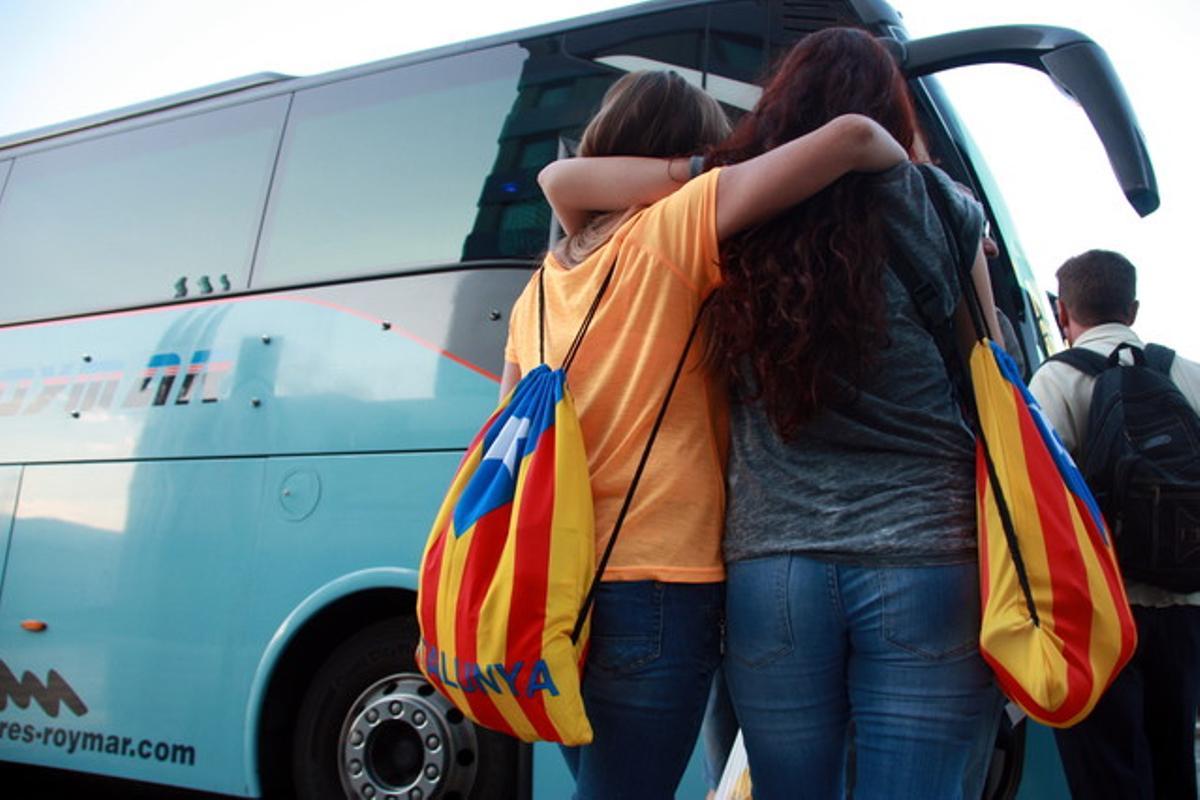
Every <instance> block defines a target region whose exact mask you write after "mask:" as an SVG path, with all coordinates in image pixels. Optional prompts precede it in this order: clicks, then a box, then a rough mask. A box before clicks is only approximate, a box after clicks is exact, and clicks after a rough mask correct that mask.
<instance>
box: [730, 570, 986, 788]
mask: <svg viewBox="0 0 1200 800" xmlns="http://www.w3.org/2000/svg"><path fill="white" fill-rule="evenodd" d="M976 570H977V567H976V565H975V564H955V565H947V566H930V567H893V568H878V567H859V566H849V565H842V564H833V563H828V562H822V561H817V560H814V559H811V558H805V557H801V556H794V555H782V556H772V557H767V558H759V559H753V560H748V561H739V562H736V563H733V564H730V565H728V585H727V591H728V597H727V610H726V613H727V615H728V617H727V622H726V624H727V629H726V630H727V634H726V635H727V640H726V649H727V655H726V659H725V664H724V669H725V674H726V677H727V679H728V681H729V688H730V691H731V693H732V696H733V703H734V708H735V709H736V711H737V717H738V720H739V721H740V722H741V724H742V731H743V734H744V735H745V738H746V751H747V755H748V757H749V761H750V775H751V779H752V781H753V783H754V798H755V800H777V799H780V798H786V800H796V799H797V798H821V799H822V800H826V799H829V798H841V797H844V796H845V793H846V791H847V783H849V784H850V786H852V787H853V796H854V798H855V800H879V799H882V798H933V799H935V800H954V799H955V798H964V799H966V800H978V798H979V797H980V796H981V794H982V791H983V782H984V779H985V778H986V772H987V764H988V761H989V758H990V754H991V749H992V744H993V740H994V737H995V733H996V726H997V724H998V722H999V715H1000V711H1001V707H1002V698H1001V695H1000V693H999V691H998V690H997V689H996V686H995V684H994V682H993V680H992V674H991V672H990V670H989V669H988V667H987V665H986V664H985V663H984V661H983V659H982V658H981V656H980V655H979V649H978V637H979V620H980V609H979V585H978V577H977V573H976Z"/></svg>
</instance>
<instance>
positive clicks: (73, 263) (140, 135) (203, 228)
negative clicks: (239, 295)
mask: <svg viewBox="0 0 1200 800" xmlns="http://www.w3.org/2000/svg"><path fill="white" fill-rule="evenodd" d="M286 105H287V101H286V99H285V98H272V99H270V100H263V101H260V102H257V103H249V104H246V105H241V106H235V107H232V108H226V109H221V110H219V111H214V112H210V113H206V114H199V115H196V116H193V117H187V118H184V119H178V120H173V121H170V122H163V123H160V124H156V125H149V126H147V127H144V128H138V129H135V130H129V131H124V132H119V133H115V134H112V135H109V136H103V137H100V138H96V139H91V140H87V141H82V142H79V143H77V144H70V145H67V146H64V147H59V148H55V149H51V150H45V151H42V152H36V153H32V154H30V155H27V156H22V157H18V158H17V159H15V161H14V163H13V167H12V173H11V175H10V176H9V179H8V185H7V187H6V189H5V191H4V195H3V196H2V197H0V266H2V268H3V276H4V282H5V286H4V289H3V291H0V320H5V321H13V320H20V319H32V318H36V317H42V316H53V315H60V314H70V313H75V312H84V311H96V310H102V309H109V308H118V307H122V306H130V305H137V304H141V303H153V302H161V301H167V300H171V299H172V298H174V297H182V296H187V297H194V296H196V295H197V294H198V293H200V292H201V287H205V286H208V287H212V288H211V290H212V291H214V292H220V291H222V289H223V288H224V287H225V285H226V283H228V285H229V286H230V288H233V289H238V288H244V287H245V286H246V283H247V278H248V270H249V265H250V260H251V257H252V254H253V249H254V239H255V235H256V233H257V230H258V221H259V218H260V216H261V214H262V207H263V203H264V200H265V195H266V190H267V183H268V181H269V180H270V173H271V164H272V159H273V156H274V154H275V150H276V147H277V144H278V141H279V131H280V127H281V126H282V124H283V116H284V110H285V108H286ZM222 276H224V280H222ZM185 293H186V294H185Z"/></svg>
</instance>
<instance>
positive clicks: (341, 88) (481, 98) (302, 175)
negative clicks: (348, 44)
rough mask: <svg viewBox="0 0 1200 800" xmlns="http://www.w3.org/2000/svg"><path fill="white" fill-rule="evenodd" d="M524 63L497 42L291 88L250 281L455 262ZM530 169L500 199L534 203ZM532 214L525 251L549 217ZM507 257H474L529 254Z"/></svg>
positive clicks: (521, 55) (516, 51)
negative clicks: (537, 220) (537, 221)
mask: <svg viewBox="0 0 1200 800" xmlns="http://www.w3.org/2000/svg"><path fill="white" fill-rule="evenodd" d="M528 55H529V54H528V51H527V50H526V49H525V48H524V47H521V46H519V45H507V46H504V47H497V48H492V49H489V50H484V51H480V52H477V53H468V54H465V55H461V56H454V57H451V58H446V59H440V60H437V61H432V62H428V63H423V64H416V65H413V66H408V67H399V68H396V69H393V70H388V71H387V72H382V73H377V74H373V75H367V76H364V77H361V78H355V79H351V80H347V81H341V82H338V83H334V84H330V85H327V86H320V87H316V88H314V89H311V90H307V91H303V92H298V93H297V95H296V98H295V101H294V104H293V107H292V112H291V115H290V117H289V122H288V128H287V131H286V133H285V136H284V143H283V150H282V155H281V158H280V164H279V168H278V172H277V178H276V183H275V187H274V189H273V190H272V193H271V200H270V205H269V208H268V212H267V219H266V223H265V227H264V231H263V240H262V244H261V246H260V249H259V256H258V260H257V262H256V264H255V269H254V283H255V285H259V286H263V285H280V284H287V283H295V282H302V281H305V280H318V279H327V278H337V277H344V276H349V275H356V274H364V273H371V272H386V271H389V270H394V269H403V268H405V267H408V266H413V265H420V264H430V263H445V262H455V261H458V260H459V259H460V258H461V257H463V251H464V243H465V242H466V240H467V238H468V235H469V234H470V233H471V232H472V230H473V229H474V228H475V227H476V223H477V217H480V216H483V215H484V212H485V210H486V209H485V203H484V200H483V199H482V195H483V194H484V193H485V184H486V183H488V182H489V180H490V179H491V178H493V177H494V173H495V170H496V167H497V161H498V156H499V155H500V151H501V149H502V140H506V139H507V138H508V136H509V132H508V131H507V130H506V123H508V122H509V118H510V115H513V114H514V113H515V112H516V110H517V109H518V108H519V106H520V105H521V102H522V100H523V97H522V84H521V79H522V69H523V67H525V65H526V61H527V58H528ZM529 102H530V104H532V99H530V101H529ZM515 152H516V151H514V153H515ZM552 157H553V152H552V151H548V153H547V155H545V156H542V158H545V160H549V159H550V158H552ZM538 160H540V159H538ZM542 163H544V162H542ZM540 166H541V163H535V164H530V165H528V167H527V168H526V169H523V170H518V173H517V174H515V175H511V176H508V177H507V178H506V179H504V180H502V181H499V183H501V184H502V186H499V187H498V188H497V191H498V192H499V193H500V194H501V195H502V199H503V201H504V202H523V201H527V200H530V199H533V198H539V197H540V193H539V192H538V190H537V185H536V181H535V180H534V178H535V177H536V174H537V171H536V169H535V167H540ZM542 216H543V220H542V224H541V227H540V229H539V230H538V231H537V235H536V237H535V239H536V241H537V243H536V244H535V245H533V246H532V249H534V250H536V248H537V247H544V246H545V240H546V235H547V234H546V232H547V230H548V224H549V213H548V212H546V213H545V214H543V215H542ZM491 238H492V241H493V242H494V241H496V240H497V237H495V236H493V237H491ZM529 249H530V248H528V247H526V248H524V250H529ZM512 250H513V251H512V252H500V251H498V248H492V249H491V250H490V251H488V252H484V253H481V254H480V255H481V256H483V257H496V256H526V255H530V254H531V253H529V252H525V251H524V250H523V249H522V248H521V247H516V248H512Z"/></svg>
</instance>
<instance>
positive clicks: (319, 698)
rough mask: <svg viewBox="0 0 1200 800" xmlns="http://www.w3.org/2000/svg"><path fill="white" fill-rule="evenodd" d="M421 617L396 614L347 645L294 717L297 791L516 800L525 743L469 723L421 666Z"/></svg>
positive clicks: (318, 798)
mask: <svg viewBox="0 0 1200 800" xmlns="http://www.w3.org/2000/svg"><path fill="white" fill-rule="evenodd" d="M416 644H417V625H416V621H415V620H413V619H412V618H400V619H389V620H384V621H383V622H378V623H376V624H374V625H371V626H370V627H368V628H366V629H364V630H362V631H360V632H359V633H357V634H355V635H354V636H352V637H350V638H349V639H347V640H346V641H344V642H343V643H342V644H340V645H339V646H338V647H337V648H336V649H335V650H334V651H333V652H332V654H331V655H330V656H329V658H328V659H327V660H326V661H325V663H324V664H323V665H321V667H320V668H319V669H318V670H317V672H316V674H315V675H314V676H313V680H312V682H311V683H310V684H309V686H308V688H307V690H306V691H305V693H304V697H303V700H302V701H301V704H300V710H299V713H298V714H297V717H296V727H295V731H294V734H293V740H292V777H293V781H294V785H295V790H296V796H297V797H298V798H300V800H330V799H331V798H342V797H345V798H358V797H370V798H377V800H387V799H388V798H405V799H406V800H407V798H425V800H432V798H437V799H438V800H509V798H513V797H515V791H516V789H515V787H516V785H517V762H518V757H517V756H518V746H519V744H518V742H517V741H516V740H515V739H511V738H509V737H507V736H502V735H500V734H497V733H494V732H492V731H487V730H484V729H482V728H479V727H477V726H475V725H474V724H472V722H471V721H470V720H469V719H466V718H465V717H463V715H462V713H461V712H460V711H458V710H457V709H456V708H454V707H453V706H452V705H450V703H449V702H448V701H447V700H445V699H444V698H443V697H442V696H441V695H439V694H438V693H437V692H436V691H434V689H433V687H432V686H430V685H429V683H428V682H427V681H426V680H425V678H424V677H423V676H422V675H421V674H420V672H419V671H418V670H417V668H416V663H415V660H414V655H413V653H414V650H415V649H416Z"/></svg>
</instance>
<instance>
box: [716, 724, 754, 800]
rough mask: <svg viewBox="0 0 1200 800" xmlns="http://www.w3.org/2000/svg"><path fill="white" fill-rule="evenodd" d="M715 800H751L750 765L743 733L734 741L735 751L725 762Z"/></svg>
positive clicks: (739, 732)
mask: <svg viewBox="0 0 1200 800" xmlns="http://www.w3.org/2000/svg"><path fill="white" fill-rule="evenodd" d="M713 800H751V798H750V763H749V762H748V761H747V760H746V744H745V742H743V741H742V732H741V731H738V735H737V738H736V739H734V741H733V749H731V750H730V751H729V758H728V759H726V761H725V771H724V772H722V773H721V783H720V785H719V786H717V794H716V796H715V797H714V799H713Z"/></svg>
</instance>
